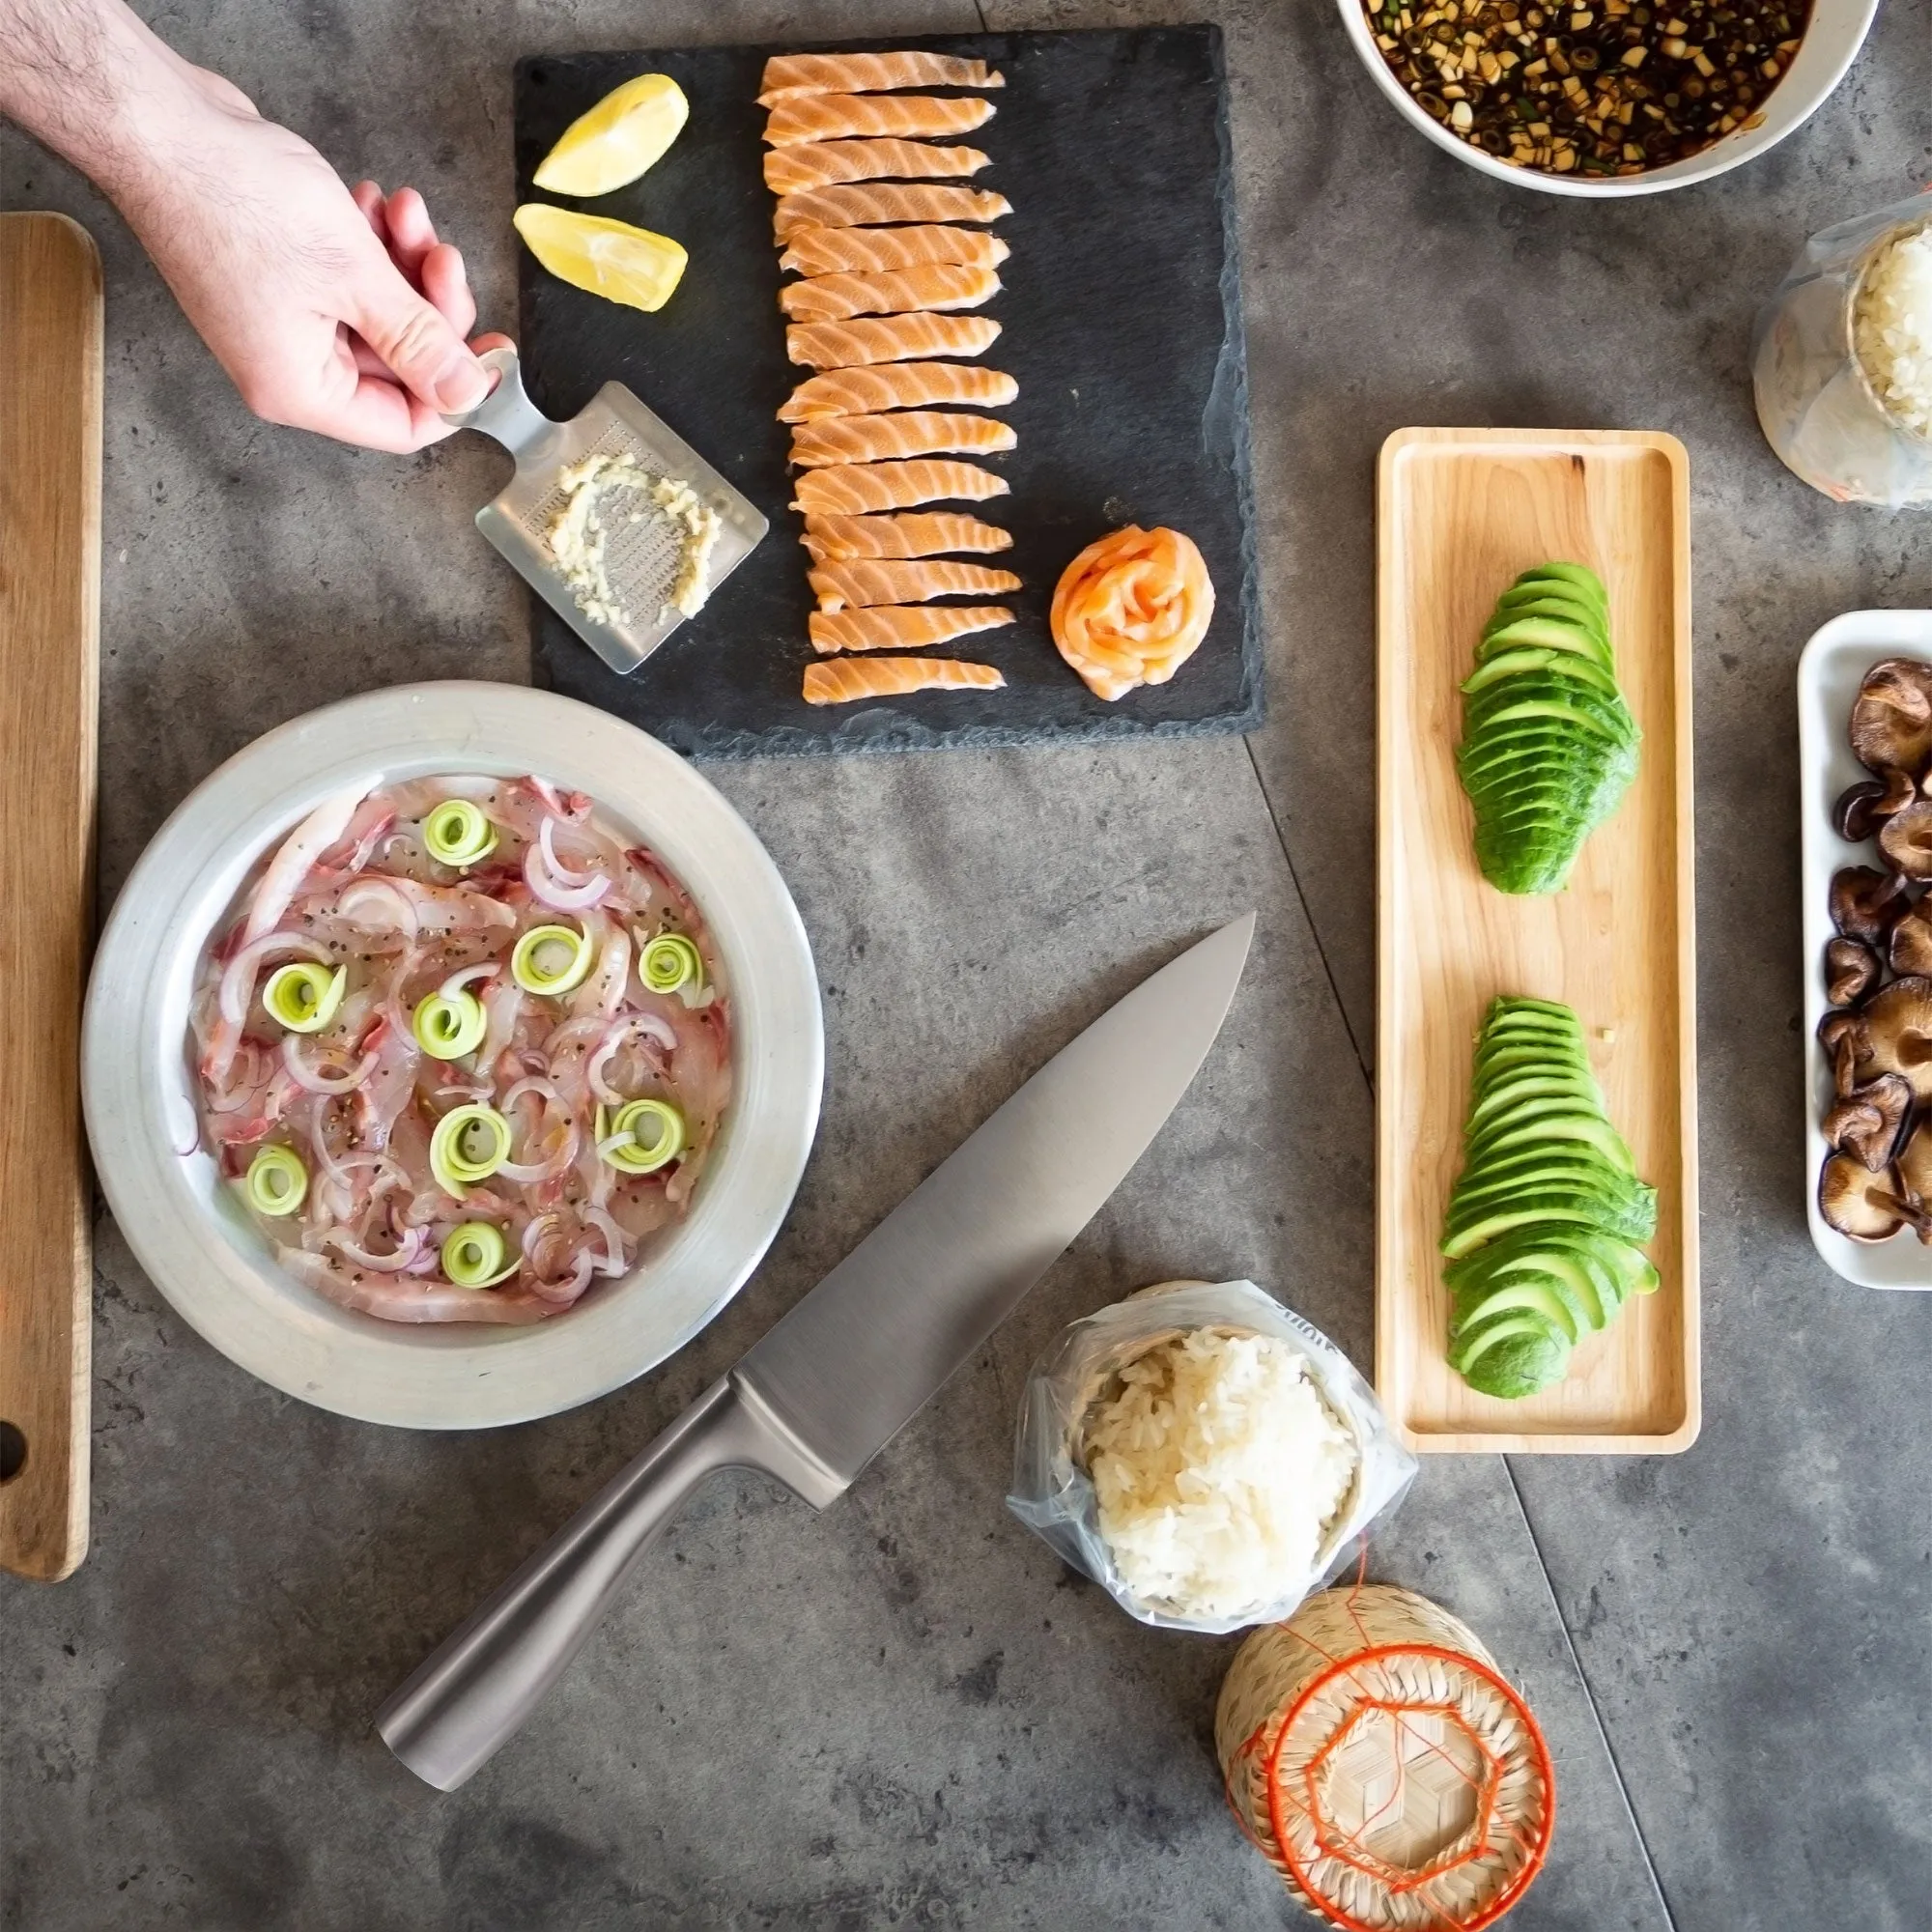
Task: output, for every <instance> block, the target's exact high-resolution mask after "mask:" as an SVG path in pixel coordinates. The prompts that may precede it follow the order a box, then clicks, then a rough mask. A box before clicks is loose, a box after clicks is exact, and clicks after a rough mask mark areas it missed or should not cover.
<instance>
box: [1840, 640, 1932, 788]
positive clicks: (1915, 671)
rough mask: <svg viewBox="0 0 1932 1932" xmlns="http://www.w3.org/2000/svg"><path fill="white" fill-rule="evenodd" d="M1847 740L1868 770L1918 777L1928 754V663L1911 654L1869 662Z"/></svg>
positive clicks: (1931, 716) (1931, 737) (1931, 670)
mask: <svg viewBox="0 0 1932 1932" xmlns="http://www.w3.org/2000/svg"><path fill="white" fill-rule="evenodd" d="M1851 740H1852V750H1853V751H1854V752H1855V753H1857V754H1858V759H1859V762H1860V764H1861V765H1863V766H1864V768H1865V769H1866V770H1867V771H1870V772H1877V773H1878V774H1879V775H1880V776H1881V777H1883V776H1884V775H1885V774H1886V773H1887V772H1905V773H1907V774H1909V775H1910V776H1911V777H1913V778H1917V777H1918V776H1919V774H1921V773H1922V772H1923V771H1924V769H1925V764H1926V760H1927V759H1928V758H1932V665H1925V664H1919V663H1918V662H1916V661H1915V660H1914V659H1912V658H1887V659H1885V660H1884V662H1883V663H1881V664H1875V665H1873V666H1872V668H1871V669H1870V670H1868V671H1866V672H1865V676H1864V682H1863V683H1862V684H1861V685H1860V687H1859V695H1858V697H1857V699H1856V700H1855V701H1854V703H1853V705H1852V722H1851Z"/></svg>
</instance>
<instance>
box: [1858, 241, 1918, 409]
mask: <svg viewBox="0 0 1932 1932" xmlns="http://www.w3.org/2000/svg"><path fill="white" fill-rule="evenodd" d="M1853 340H1854V344H1855V347H1856V350H1857V354H1858V358H1859V362H1860V364H1861V367H1862V368H1863V370H1864V372H1865V379H1866V381H1867V382H1869V383H1870V384H1871V385H1872V389H1873V391H1874V392H1875V393H1876V395H1877V396H1878V399H1879V400H1880V402H1882V403H1883V404H1884V405H1885V406H1886V408H1887V409H1888V410H1889V411H1890V412H1891V413H1892V414H1893V415H1894V416H1895V417H1897V419H1898V420H1899V421H1900V422H1901V423H1903V424H1904V425H1905V427H1906V428H1907V429H1909V430H1911V431H1912V432H1913V434H1914V435H1916V436H1932V227H1925V228H1916V229H1910V230H1908V231H1907V232H1906V233H1905V234H1903V235H1899V236H1895V237H1894V238H1893V239H1892V240H1891V241H1888V242H1887V243H1886V244H1885V246H1884V247H1883V248H1881V249H1880V250H1879V251H1878V253H1877V254H1876V255H1875V256H1873V258H1872V261H1871V265H1870V266H1869V267H1868V268H1867V269H1866V270H1865V272H1864V276H1863V279H1862V280H1861V282H1860V284H1859V294H1858V315H1857V323H1856V327H1855V329H1854V337H1853Z"/></svg>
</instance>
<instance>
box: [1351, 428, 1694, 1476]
mask: <svg viewBox="0 0 1932 1932" xmlns="http://www.w3.org/2000/svg"><path fill="white" fill-rule="evenodd" d="M1378 526H1379V528H1378V537H1379V545H1380V564H1379V580H1380V581H1379V586H1378V587H1379V592H1380V655H1379V668H1378V692H1377V698H1378V711H1379V731H1378V741H1379V752H1380V771H1379V781H1378V784H1379V800H1378V805H1379V823H1378V831H1379V845H1380V895H1379V920H1378V954H1379V964H1380V974H1379V982H1378V1051H1377V1071H1378V1081H1377V1129H1378V1183H1377V1206H1376V1220H1377V1236H1378V1247H1377V1268H1376V1311H1377V1321H1376V1389H1377V1393H1378V1394H1379V1395H1380V1397H1381V1400H1382V1406H1383V1407H1384V1408H1385V1409H1386V1410H1387V1411H1388V1414H1389V1417H1390V1419H1391V1420H1392V1421H1393V1422H1394V1423H1395V1425H1396V1427H1397V1428H1398V1429H1399V1430H1401V1432H1402V1435H1403V1439H1404V1440H1405V1441H1406V1443H1407V1445H1408V1446H1409V1448H1411V1449H1413V1450H1416V1451H1418V1452H1422V1453H1428V1452H1431V1451H1434V1452H1435V1453H1438V1454H1441V1453H1445V1452H1446V1453H1451V1454H1455V1453H1484V1454H1501V1455H1519V1456H1520V1455H1525V1454H1551V1453H1563V1454H1570V1455H1617V1456H1643V1455H1651V1456H1658V1455H1668V1454H1672V1453H1674V1452H1676V1451H1678V1450H1681V1449H1686V1448H1689V1447H1690V1443H1691V1442H1692V1441H1694V1440H1695V1439H1696V1435H1697V1427H1698V1421H1699V1417H1700V1414H1701V1394H1700V1390H1699V1385H1698V1277H1697V1016H1696V988H1697V961H1696V938H1695V903H1694V895H1693V885H1694V881H1693V879H1692V861H1693V856H1694V848H1695V828H1694V825H1693V822H1692V798H1693V793H1692V790H1691V779H1690V482H1689V465H1688V460H1687V458H1686V456H1685V453H1684V446H1683V444H1681V443H1680V442H1678V440H1676V439H1675V438H1674V437H1669V436H1660V435H1651V434H1648V433H1646V432H1641V431H1629V430H1514V429H1469V430H1459V429H1409V430H1401V431H1398V432H1397V433H1396V434H1395V435H1394V436H1392V437H1391V438H1390V439H1389V440H1388V441H1387V442H1386V443H1384V444H1383V445H1382V458H1381V475H1380V490H1379V499H1378ZM1551 557H1564V558H1570V559H1574V560H1576V561H1577V562H1581V563H1587V564H1589V565H1590V566H1591V567H1592V568H1593V569H1594V570H1595V571H1596V572H1597V574H1598V575H1599V576H1600V577H1602V578H1603V580H1604V582H1605V585H1606V586H1607V588H1608V591H1609V599H1610V635H1611V637H1612V639H1614V642H1615V646H1616V654H1617V675H1618V679H1619V682H1620V683H1621V685H1622V687H1623V692H1624V696H1625V697H1626V699H1627V700H1628V701H1629V703H1630V707H1631V710H1632V713H1633V714H1634V717H1635V719H1636V722H1637V724H1638V725H1639V726H1640V727H1641V728H1642V731H1643V749H1642V754H1641V761H1640V763H1639V766H1638V770H1637V776H1636V780H1635V782H1634V784H1633V785H1632V786H1631V789H1630V791H1629V793H1628V794H1627V795H1626V796H1625V798H1624V801H1623V803H1622V805H1621V806H1619V807H1618V809H1617V810H1616V811H1615V813H1614V814H1613V815H1612V816H1611V817H1610V818H1609V819H1608V820H1606V821H1605V823H1604V824H1603V825H1600V826H1599V827H1598V828H1597V829H1596V831H1594V832H1593V833H1592V834H1591V835H1590V838H1589V840H1588V842H1587V843H1586V844H1585V845H1584V847H1583V851H1582V855H1581V856H1580V858H1579V859H1578V861H1577V867H1576V869H1575V870H1574V871H1573V872H1572V874H1571V879H1570V885H1569V887H1568V889H1567V890H1566V891H1564V892H1561V893H1553V894H1549V895H1542V896H1534V897H1514V896H1511V895H1508V894H1504V893H1499V892H1497V891H1495V890H1494V889H1493V888H1492V886H1491V885H1490V884H1489V883H1488V881H1487V880H1485V879H1484V877H1483V876H1482V874H1481V873H1480V872H1479V871H1478V870H1477V868H1476V863H1475V857H1474V850H1473V846H1472V842H1471V818H1470V812H1469V805H1468V800H1467V798H1466V796H1465V795H1464V793H1463V788H1462V781H1461V780H1460V779H1459V778H1458V776H1457V772H1456V744H1457V741H1458V740H1459V739H1460V737H1461V736H1462V697H1461V693H1460V691H1459V689H1458V685H1459V682H1460V680H1461V679H1463V677H1466V676H1467V675H1468V672H1469V668H1470V666H1471V665H1472V663H1473V662H1474V655H1475V647H1476V639H1477V638H1478V637H1479V636H1480V635H1481V632H1482V628H1483V622H1484V619H1485V618H1486V617H1487V616H1488V615H1489V612H1490V611H1491V609H1492V607H1493V605H1494V603H1495V600H1496V598H1497V596H1498V595H1499V594H1500V593H1501V591H1502V590H1503V589H1504V588H1505V587H1506V586H1507V585H1508V584H1509V582H1511V580H1512V579H1513V578H1514V577H1515V576H1516V575H1517V573H1518V572H1519V571H1521V570H1527V569H1529V568H1531V567H1533V566H1534V565H1536V564H1539V563H1543V562H1545V561H1547V560H1548V559H1549V558H1551ZM1498 993H1526V994H1530V995H1532V996H1534V997H1536V998H1540V999H1546V1000H1560V1001H1561V1002H1562V1003H1563V1004H1564V1005H1565V1006H1568V1007H1571V1008H1573V1009H1575V1010H1576V1012H1577V1015H1578V1017H1579V1018H1580V1019H1581V1020H1582V1022H1583V1029H1584V1033H1585V1036H1586V1037H1587V1038H1588V1039H1589V1042H1590V1057H1591V1064H1592V1066H1593V1068H1594V1070H1595V1072H1596V1075H1597V1078H1598V1080H1599V1082H1600V1083H1601V1084H1602V1086H1603V1089H1604V1097H1605V1103H1606V1105H1607V1108H1608V1111H1609V1116H1610V1119H1611V1121H1612V1122H1614V1123H1615V1124H1616V1127H1617V1130H1618V1132H1619V1133H1621V1134H1622V1135H1623V1136H1624V1138H1625V1140H1626V1141H1627V1142H1628V1143H1629V1145H1630V1149H1631V1152H1632V1154H1633V1156H1634V1159H1635V1161H1636V1169H1637V1172H1638V1173H1639V1174H1640V1175H1642V1176H1643V1178H1644V1179H1646V1180H1648V1181H1650V1182H1651V1183H1652V1184H1653V1185H1654V1186H1655V1187H1656V1188H1657V1195H1658V1220H1657V1236H1656V1239H1655V1240H1653V1241H1651V1242H1649V1243H1648V1244H1647V1250H1648V1253H1649V1255H1650V1258H1651V1260H1652V1261H1653V1262H1655V1263H1656V1264H1657V1267H1658V1270H1659V1273H1660V1274H1661V1275H1662V1286H1661V1287H1660V1288H1659V1290H1658V1292H1657V1293H1654V1294H1645V1295H1636V1296H1634V1297H1633V1298H1632V1300H1631V1301H1630V1302H1629V1303H1627V1304H1626V1306H1625V1307H1624V1309H1623V1311H1622V1313H1621V1314H1620V1315H1619V1316H1618V1317H1617V1319H1616V1320H1615V1321H1613V1322H1612V1323H1611V1325H1610V1327H1609V1328H1608V1329H1607V1330H1606V1331H1605V1332H1604V1333H1602V1334H1598V1335H1593V1336H1590V1337H1588V1338H1587V1339H1586V1340H1584V1341H1583V1342H1582V1343H1580V1344H1579V1345H1578V1347H1577V1352H1576V1354H1575V1355H1574V1356H1573V1357H1572V1358H1571V1363H1570V1373H1569V1374H1568V1375H1567V1376H1566V1377H1565V1378H1563V1380H1562V1381H1560V1382H1557V1383H1556V1384H1554V1385H1553V1386H1552V1387H1549V1388H1547V1389H1543V1390H1540V1391H1539V1392H1538V1393H1537V1394H1535V1395H1533V1396H1528V1397H1525V1398H1524V1399H1523V1400H1521V1401H1520V1402H1501V1401H1498V1400H1497V1399H1496V1398H1494V1397H1493V1396H1487V1395H1479V1394H1478V1393H1477V1392H1476V1391H1475V1390H1474V1389H1472V1388H1470V1387H1469V1385H1468V1384H1467V1383H1466V1382H1464V1381H1463V1378H1461V1377H1460V1376H1458V1375H1457V1374H1456V1373H1455V1372H1454V1371H1453V1370H1452V1369H1451V1368H1450V1367H1449V1364H1448V1361H1447V1358H1446V1352H1445V1351H1446V1338H1447V1333H1448V1323H1449V1295H1448V1291H1447V1289H1446V1288H1445V1287H1444V1286H1443V1282H1442V1260H1441V1255H1440V1253H1439V1252H1438V1250H1437V1245H1436V1244H1437V1242H1438V1241H1439V1240H1440V1238H1441V1234H1442V1219H1443V1214H1444V1212H1445V1210H1446V1208H1447V1205H1448V1200H1449V1192H1450V1189H1451V1188H1452V1187H1453V1186H1454V1184H1455V1180H1456V1176H1457V1174H1458V1172H1459V1171H1460V1169H1461V1167H1462V1163H1463V1118H1464V1116H1465V1115H1466V1114H1467V1112H1468V1106H1469V1080H1470V1065H1471V1061H1472V1058H1473V1052H1474V1047H1475V1039H1476V1032H1477V1028H1478V1027H1479V1025H1480V1023H1481V1021H1482V1016H1483V1012H1484V1009H1486V1008H1487V1006H1488V1005H1489V1002H1490V1001H1491V1000H1492V998H1494V997H1495V996H1496V995H1497V994H1498Z"/></svg>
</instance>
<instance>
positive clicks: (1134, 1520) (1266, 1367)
mask: <svg viewBox="0 0 1932 1932" xmlns="http://www.w3.org/2000/svg"><path fill="white" fill-rule="evenodd" d="M1121 1379H1122V1384H1123V1386H1122V1390H1121V1393H1120V1394H1119V1395H1118V1396H1117V1397H1115V1398H1114V1399H1113V1400H1112V1401H1111V1402H1109V1403H1107V1404H1106V1405H1104V1406H1102V1407H1101V1408H1100V1409H1099V1410H1098V1412H1097V1413H1096V1414H1095V1415H1094V1418H1093V1420H1092V1421H1091V1422H1090V1424H1089V1427H1088V1431H1087V1440H1086V1462H1087V1468H1088V1473H1089V1474H1090V1475H1091V1476H1092V1477H1093V1480H1094V1494H1095V1496H1096V1497H1097V1499H1098V1502H1099V1520H1100V1534H1101V1535H1102V1536H1103V1537H1104V1538H1105V1539H1106V1542H1107V1547H1108V1548H1109V1550H1110V1551H1111V1552H1112V1554H1113V1558H1114V1565H1115V1568H1116V1569H1117V1570H1118V1571H1119V1572H1120V1575H1121V1580H1122V1582H1124V1583H1125V1584H1126V1586H1127V1588H1128V1589H1129V1590H1131V1591H1132V1592H1133V1594H1134V1595H1135V1596H1136V1597H1137V1598H1139V1599H1140V1600H1141V1602H1143V1603H1144V1604H1147V1605H1151V1606H1156V1607H1162V1608H1166V1609H1170V1610H1172V1611H1173V1612H1174V1613H1176V1614H1177V1615H1180V1616H1186V1617H1199V1618H1202V1619H1204V1620H1205V1619H1211V1618H1232V1617H1238V1616H1241V1615H1243V1614H1245V1613H1248V1612H1251V1611H1260V1610H1262V1609H1264V1608H1265V1607H1266V1606H1267V1605H1270V1604H1273V1603H1276V1602H1278V1601H1280V1600H1281V1599H1283V1598H1285V1597H1290V1596H1293V1595H1294V1594H1295V1592H1297V1591H1298V1590H1301V1589H1304V1588H1306V1587H1307V1585H1308V1583H1309V1581H1310V1578H1311V1573H1312V1572H1313V1570H1314V1567H1315V1559H1316V1552H1317V1551H1318V1549H1319V1548H1321V1537H1322V1532H1323V1531H1324V1530H1325V1529H1326V1528H1327V1526H1328V1525H1329V1524H1330V1523H1331V1522H1332V1521H1333V1520H1334V1519H1335V1515H1336V1513H1337V1511H1338V1510H1340V1508H1341V1507H1342V1504H1343V1502H1344V1500H1345V1499H1346V1498H1347V1496H1348V1494H1349V1491H1350V1486H1351V1484H1352V1483H1353V1481H1354V1476H1355V1461H1356V1452H1355V1444H1354V1439H1353V1437H1352V1436H1351V1435H1350V1433H1349V1431H1348V1430H1347V1429H1346V1428H1345V1427H1344V1426H1343V1424H1342V1422H1341V1420H1340V1418H1339V1417H1338V1416H1337V1415H1336V1414H1335V1412H1334V1410H1333V1409H1331V1408H1330V1407H1329V1406H1328V1404H1327V1402H1326V1400H1325V1399H1324V1398H1323V1396H1322V1394H1321V1389H1320V1387H1319V1386H1318V1385H1317V1383H1316V1382H1315V1379H1314V1378H1313V1375H1312V1373H1311V1371H1310V1369H1309V1365H1308V1360H1307V1358H1306V1356H1304V1355H1302V1354H1301V1353H1300V1352H1299V1351H1298V1350H1295V1349H1293V1348H1292V1347H1291V1346H1290V1345H1289V1344H1288V1343H1286V1342H1284V1341H1281V1340H1279V1339H1278V1338H1276V1337H1275V1336H1272V1335H1229V1334H1225V1333H1219V1332H1216V1331H1215V1330H1213V1329H1196V1330H1195V1331H1193V1332H1192V1333H1190V1334H1188V1335H1185V1336H1182V1337H1181V1338H1180V1339H1179V1340H1178V1341H1172V1342H1164V1343H1162V1344H1160V1345H1159V1346H1157V1347H1156V1348H1154V1349H1151V1350H1149V1351H1148V1353H1146V1354H1144V1355H1142V1356H1141V1357H1140V1358H1139V1359H1138V1360H1137V1361H1134V1362H1131V1363H1129V1364H1128V1366H1127V1367H1126V1369H1125V1370H1123V1371H1122V1378H1121Z"/></svg>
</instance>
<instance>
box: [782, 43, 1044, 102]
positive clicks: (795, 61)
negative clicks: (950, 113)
mask: <svg viewBox="0 0 1932 1932" xmlns="http://www.w3.org/2000/svg"><path fill="white" fill-rule="evenodd" d="M1006 84H1007V82H1006V76H1005V75H1004V74H1002V73H1001V72H1000V71H998V70H997V69H995V68H990V67H988V66H987V65H986V63H985V62H984V61H977V60H967V59H965V58H964V57H963V56H962V55H959V54H935V53H927V52H926V51H925V50H924V49H923V48H917V47H914V48H908V49H906V50H905V51H904V52H902V53H891V54H774V55H773V56H772V58H771V59H770V60H768V61H767V62H766V63H765V77H764V80H763V81H762V83H761V84H760V92H759V95H758V105H759V106H760V107H769V106H770V105H771V104H772V103H773V101H775V100H787V99H793V98H795V97H796V96H798V95H801V94H882V93H884V92H886V91H887V90H888V89H889V88H895V87H1004V86H1006Z"/></svg>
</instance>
